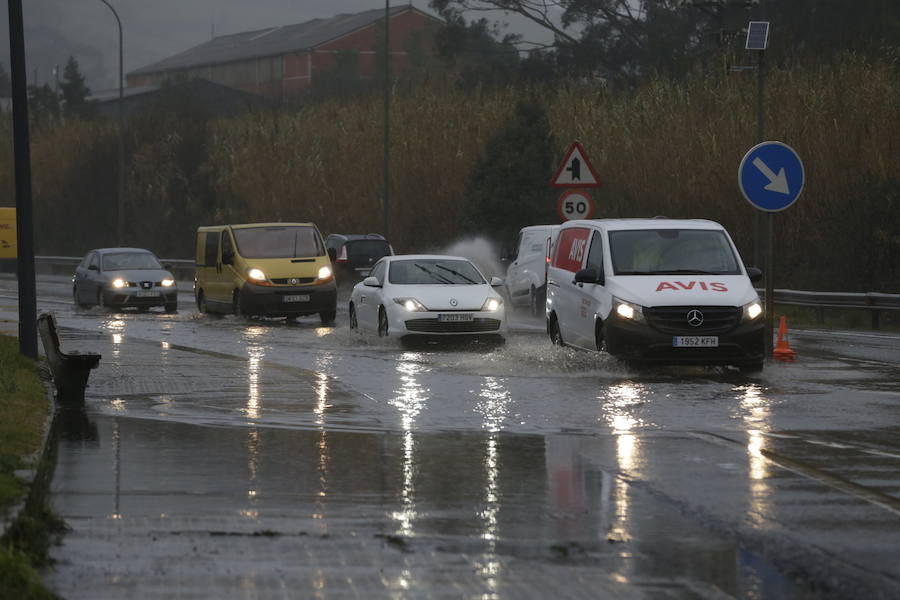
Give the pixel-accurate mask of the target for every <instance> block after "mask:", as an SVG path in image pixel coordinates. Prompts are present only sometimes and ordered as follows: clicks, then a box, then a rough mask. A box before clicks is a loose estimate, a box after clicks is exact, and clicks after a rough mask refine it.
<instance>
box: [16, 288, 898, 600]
mask: <svg viewBox="0 0 900 600" xmlns="http://www.w3.org/2000/svg"><path fill="white" fill-rule="evenodd" d="M14 295H15V282H13V281H8V280H0V319H5V320H6V325H8V326H9V324H10V323H12V325H11V326H9V328H14V320H15V300H14ZM68 295H69V294H68V289H67V286H66V284H65V283H64V282H62V281H60V280H58V279H53V278H42V279H41V280H40V281H39V289H38V296H39V310H40V311H45V310H49V311H52V312H54V313H55V314H56V316H57V319H58V320H59V323H60V325H61V327H62V328H63V329H62V338H63V347H64V349H78V350H81V351H95V352H99V353H101V354H102V355H103V358H102V360H101V363H100V367H99V368H98V369H97V370H96V371H95V372H93V373H92V375H91V379H90V385H89V388H88V390H87V401H86V406H85V408H84V409H83V410H67V411H64V412H62V413H61V415H60V421H59V422H60V425H61V427H60V431H61V433H60V439H59V460H58V466H57V470H56V475H55V478H54V481H53V504H54V508H55V509H56V510H57V511H58V512H59V513H60V514H61V516H63V518H64V519H65V520H66V522H67V523H68V525H69V526H70V527H71V532H70V533H69V534H68V535H67V536H65V538H64V539H63V542H62V544H61V545H60V546H59V547H56V548H54V550H53V553H52V556H53V558H54V559H55V561H56V564H55V566H54V567H53V568H52V569H50V570H48V571H47V572H46V573H44V578H45V582H46V583H47V584H48V585H49V586H50V587H51V588H53V589H54V590H56V591H57V592H58V593H60V594H61V595H62V596H63V597H65V598H71V599H75V598H126V597H130V598H135V597H136V598H326V597H337V598H344V597H348V598H357V597H359V598H370V597H373V598H380V597H384V598H395V597H396V598H432V597H434V598H547V597H571V598H593V597H622V598H632V597H634V598H726V597H735V598H819V597H826V598H827V597H833V598H856V597H867V598H892V597H900V561H898V560H897V557H898V556H900V469H898V467H900V426H898V423H900V420H898V416H900V383H898V381H900V377H898V374H900V368H898V367H900V343H898V342H900V339H898V337H897V336H891V335H883V334H877V333H868V332H857V333H842V332H816V331H808V332H792V335H791V343H792V344H793V346H794V348H795V349H796V350H797V351H798V354H799V359H798V361H797V362H796V363H793V364H781V363H775V364H772V365H769V366H768V367H767V369H766V370H765V371H764V372H763V373H762V374H760V375H755V376H749V377H748V376H743V375H740V374H738V373H737V372H733V371H730V370H726V369H702V368H689V369H684V368H682V369H665V368H662V369H648V370H630V369H629V368H627V367H626V366H624V365H622V364H619V363H618V362H617V361H614V360H612V359H609V358H608V357H604V356H599V355H595V354H591V353H586V352H577V351H572V350H568V349H560V348H555V347H552V346H551V345H550V344H549V343H548V342H547V340H546V337H545V335H543V334H542V331H541V325H540V323H539V322H537V321H532V320H531V319H530V318H529V317H527V316H525V315H516V317H515V319H514V323H513V332H512V334H511V336H510V338H509V340H508V342H507V344H505V345H504V346H499V347H495V346H487V347H481V346H475V347H471V346H459V347H450V348H447V347H444V346H430V345H426V346H420V347H414V348H409V347H404V346H402V345H400V344H395V343H392V344H387V343H383V342H379V341H378V340H377V339H370V338H366V337H362V336H359V335H357V334H355V333H353V332H350V331H349V330H348V329H347V326H346V307H345V306H344V307H342V308H343V311H342V312H339V316H338V321H337V325H336V326H335V327H321V326H320V324H319V323H318V321H317V319H314V318H310V319H301V320H300V321H299V322H297V323H284V322H280V321H255V320H254V321H248V320H243V319H235V318H232V317H224V318H214V317H208V316H202V315H199V314H197V313H196V310H195V309H194V308H193V307H192V306H191V305H190V296H189V295H188V294H186V293H185V294H182V295H181V298H180V302H181V310H180V311H179V313H177V314H175V315H165V314H162V313H157V312H154V311H151V312H149V313H113V312H106V311H102V310H100V309H89V310H84V309H76V308H74V307H73V306H72V304H71V301H70V300H69V298H68Z"/></svg>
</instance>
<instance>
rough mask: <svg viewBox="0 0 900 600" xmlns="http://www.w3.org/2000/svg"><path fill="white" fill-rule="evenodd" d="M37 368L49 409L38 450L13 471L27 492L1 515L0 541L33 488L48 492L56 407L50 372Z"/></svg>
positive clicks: (32, 495)
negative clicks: (48, 473)
mask: <svg viewBox="0 0 900 600" xmlns="http://www.w3.org/2000/svg"><path fill="white" fill-rule="evenodd" d="M39 368H40V372H41V381H42V383H43V384H44V389H45V390H46V392H47V405H48V408H49V410H48V411H47V419H46V420H45V422H44V433H43V436H42V439H41V445H40V448H39V449H38V450H36V451H35V452H34V453H33V454H31V455H30V456H27V457H25V459H24V462H25V463H27V464H28V467H25V468H22V469H17V470H16V471H15V476H16V477H17V478H18V479H20V480H21V481H23V482H24V483H26V484H27V485H28V491H27V492H26V493H25V495H24V496H23V497H22V498H21V499H20V500H19V501H18V502H17V503H16V504H14V505H13V506H11V507H10V508H9V509H8V510H7V511H6V512H5V514H4V515H2V517H3V520H2V524H0V539H3V538H5V537H6V532H7V531H8V530H9V528H10V527H12V525H13V523H15V522H16V521H17V520H18V519H19V517H20V516H21V514H22V513H23V511H24V510H25V509H26V507H28V505H29V502H31V501H32V498H33V497H34V495H35V486H40V485H45V486H47V489H46V490H41V491H43V492H45V493H46V492H49V486H50V478H49V477H46V476H45V475H46V470H47V469H48V468H49V469H51V470H52V468H53V466H54V465H50V464H47V463H48V461H50V460H51V457H52V452H51V450H52V449H51V448H50V445H51V444H52V443H54V437H55V435H54V432H55V431H56V416H57V412H58V411H57V407H56V398H55V389H54V387H53V382H52V381H51V378H50V372H49V371H48V370H47V367H46V365H43V364H42V365H40V367H39ZM53 460H55V458H53Z"/></svg>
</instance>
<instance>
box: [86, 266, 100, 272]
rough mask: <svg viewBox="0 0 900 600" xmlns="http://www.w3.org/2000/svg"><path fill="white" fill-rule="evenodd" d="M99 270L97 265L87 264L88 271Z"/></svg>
mask: <svg viewBox="0 0 900 600" xmlns="http://www.w3.org/2000/svg"><path fill="white" fill-rule="evenodd" d="M99 270H100V267H98V266H97V265H90V266H88V271H99Z"/></svg>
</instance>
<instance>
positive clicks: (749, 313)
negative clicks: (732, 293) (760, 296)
mask: <svg viewBox="0 0 900 600" xmlns="http://www.w3.org/2000/svg"><path fill="white" fill-rule="evenodd" d="M761 314H763V307H762V304H760V303H759V300H754V301H752V302H748V303H747V304H745V305H744V320H745V321H752V320H754V319H756V318H757V317H759V316H760V315H761Z"/></svg>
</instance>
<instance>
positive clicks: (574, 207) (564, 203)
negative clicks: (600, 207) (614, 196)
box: [556, 190, 596, 221]
mask: <svg viewBox="0 0 900 600" xmlns="http://www.w3.org/2000/svg"><path fill="white" fill-rule="evenodd" d="M594 210H596V205H595V204H594V199H593V198H591V195H590V194H589V193H587V192H586V191H584V190H566V191H565V192H563V193H562V195H561V196H560V197H559V200H558V201H557V202H556V212H557V213H559V218H560V219H562V220H563V221H571V220H574V219H590V218H592V217H593V216H594Z"/></svg>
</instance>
